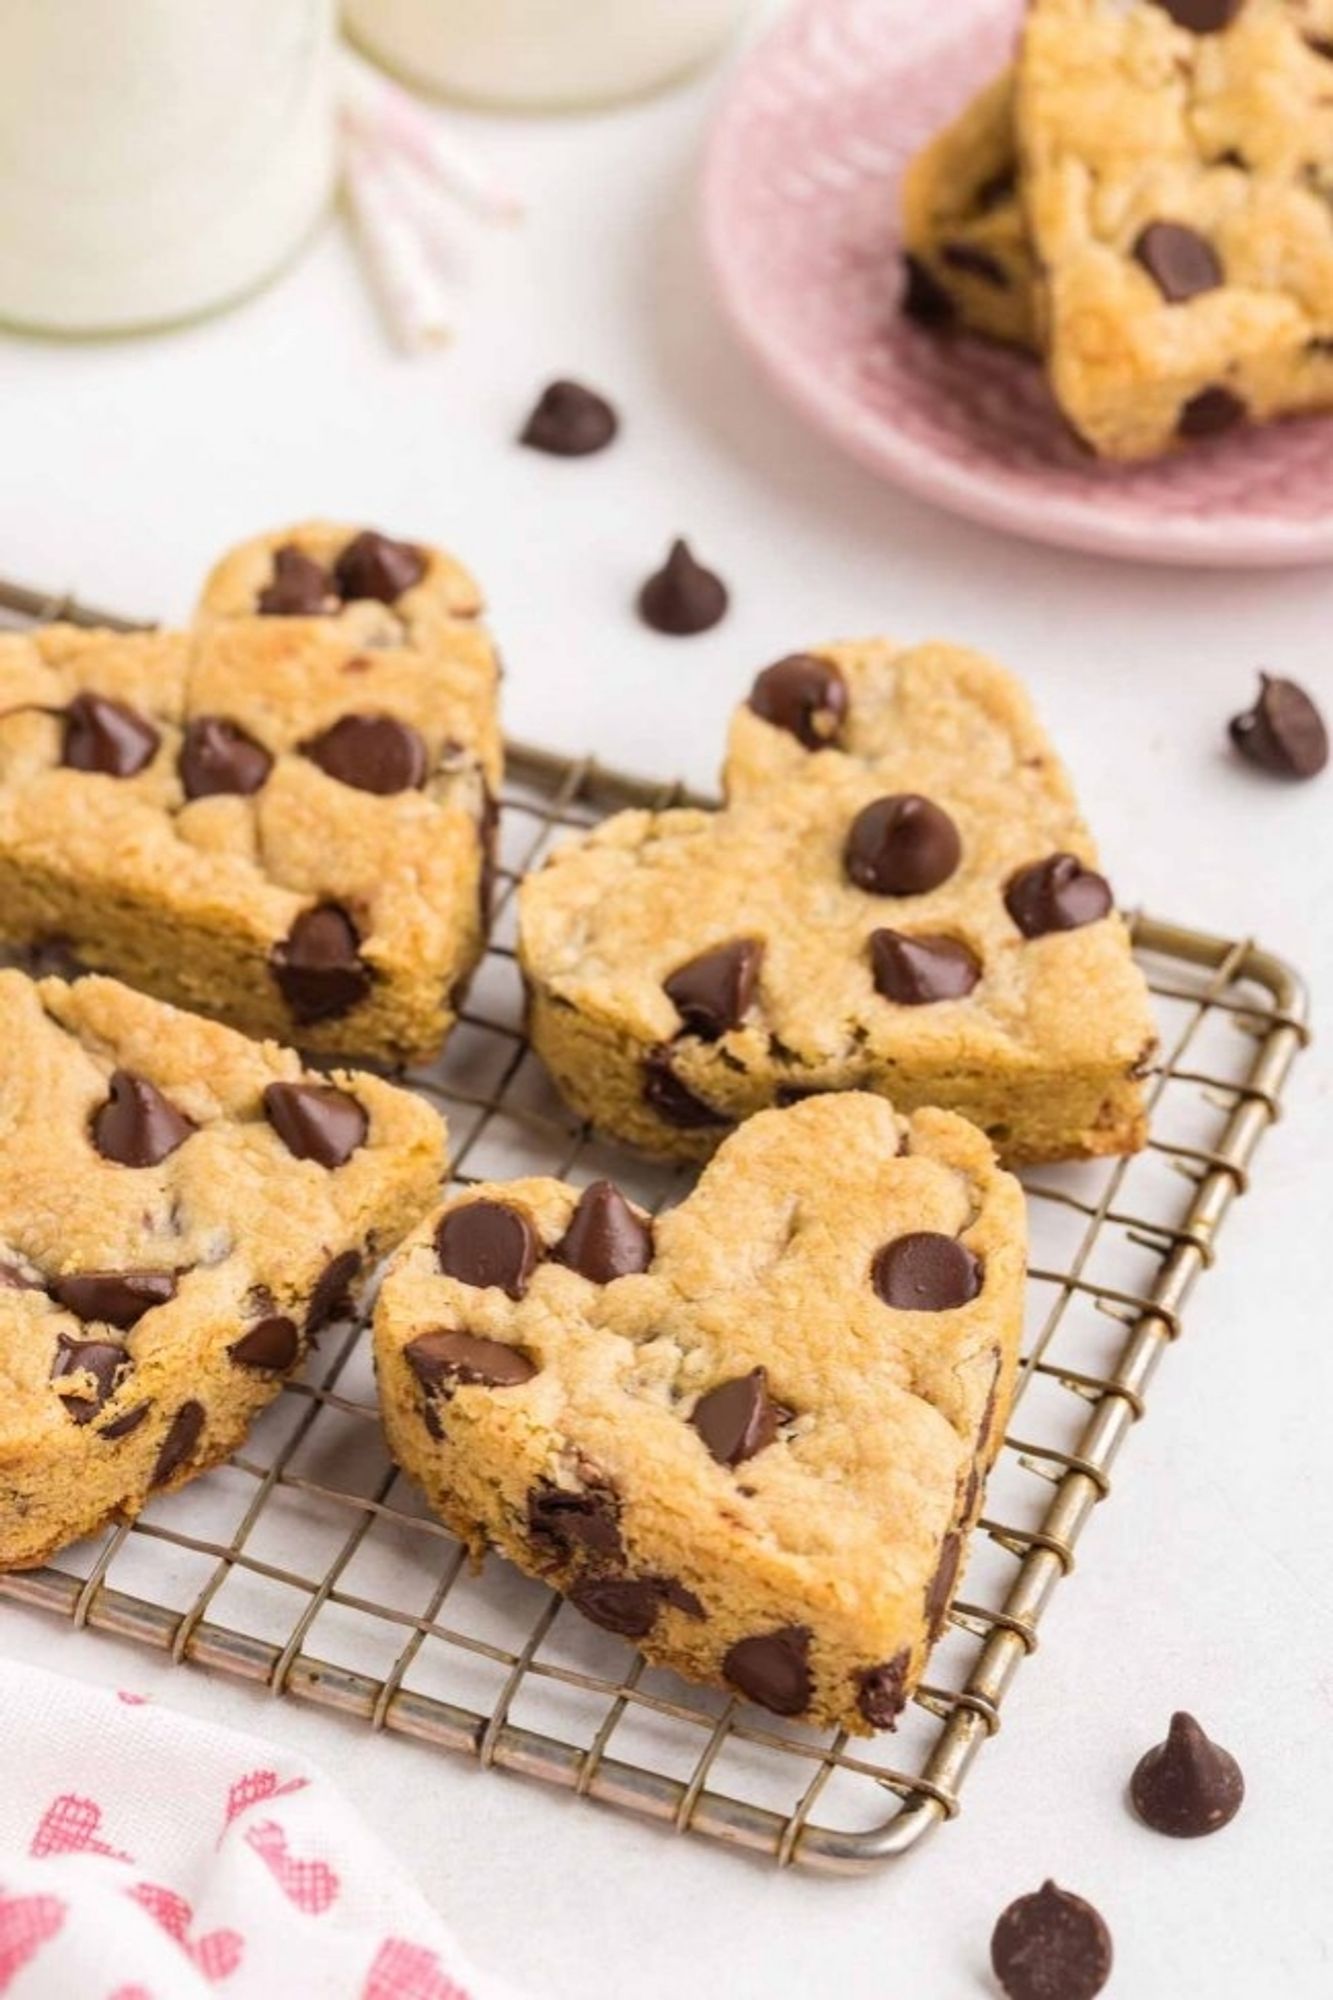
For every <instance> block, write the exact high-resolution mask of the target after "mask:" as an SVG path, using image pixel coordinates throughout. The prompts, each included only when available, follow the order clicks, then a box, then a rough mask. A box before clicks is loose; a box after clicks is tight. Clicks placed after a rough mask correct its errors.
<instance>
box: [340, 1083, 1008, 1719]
mask: <svg viewBox="0 0 1333 2000" xmlns="http://www.w3.org/2000/svg"><path fill="white" fill-rule="evenodd" d="M1024 1242H1025V1239H1024V1208H1023V1198H1022V1193H1021V1190H1020V1189H1019V1187H1018V1185H1017V1183H1016V1182H1015V1181H1013V1180H1012V1179H1011V1178H1010V1177H1009V1176H1008V1175H1007V1174H1005V1173H1003V1172H1001V1171H1000V1170H999V1169H998V1168H997V1166H996V1163H995V1158H994V1154H993V1152H992V1149H991V1148H990V1146H989V1145H988V1144H987V1143H986V1141H985V1140H984V1139H983V1138H982V1136H981V1134H980V1133H978V1132H977V1131H975V1130H974V1129H973V1128H972V1127H971V1126H969V1125H967V1124H966V1123H965V1122H964V1121H962V1120H961V1119H958V1118H955V1117H952V1116H951V1115H949V1114H948V1113H944V1112H935V1111H924V1112H920V1113H918V1114H917V1115H916V1116H915V1117H911V1118H906V1117H901V1116H899V1115H898V1114H897V1113H896V1112H895V1111H894V1110H893V1108H892V1107H891V1106H890V1105H889V1104H887V1103H886V1102H885V1101H884V1100H883V1099H880V1098H874V1097H869V1096H866V1095H863V1094H850V1095H845V1096H838V1097H826V1098H821V1099H819V1100H817V1101H813V1102H811V1103H808V1104H802V1105H798V1106H795V1107H793V1108H792V1109H790V1110H787V1111H771V1112H767V1113H765V1114H763V1115H761V1116H759V1117H757V1118H755V1119H752V1120H751V1121H750V1123H749V1124H748V1125H746V1126H745V1127H744V1129H743V1130H742V1131H740V1132H738V1133H736V1134H735V1135H734V1136H733V1137H732V1138H730V1139H728V1140H727V1142H726V1143H725V1145H724V1146H723V1147H722V1148H721V1150H720V1152H719V1153H718V1155H717V1158H716V1159H715V1160H714V1161H713V1162H712V1164H711V1165H710V1166H709V1167H708V1168H707V1170H706V1171H705V1173H704V1174H703V1176H702V1178H701V1180H700V1182H699V1184H698V1186H697V1188H696V1189H695V1190H694V1192H693V1193H692V1194H690V1195H689V1196H688V1197H687V1198H686V1200H685V1201H684V1202H682V1203H681V1205H680V1206H679V1207H678V1208H675V1209H672V1210H670V1211H668V1212H667V1213H666V1214H664V1215H661V1216H659V1217H658V1218H657V1219H656V1220H655V1221H650V1220H649V1218H647V1217H646V1216H644V1215H643V1214H642V1213H641V1212H640V1211H638V1210H635V1209H633V1208H631V1207H630V1205H629V1204H628V1203H626V1202H625V1201H624V1200H623V1199H622V1198H621V1197H620V1196H619V1195H618V1193H617V1192H616V1191H615V1190H614V1189H612V1188H610V1187H609V1185H608V1184H606V1183H600V1184H598V1185H597V1186H595V1187H593V1188H591V1189H585V1190H583V1191H582V1193H580V1191H579V1190H577V1189H575V1188H572V1187H568V1186H565V1185H563V1184H561V1183H560V1182H556V1181H549V1180H526V1181H516V1182H513V1183H511V1184H506V1185H493V1186H482V1187H477V1188H472V1189H469V1190H468V1191H467V1192H466V1193H465V1194H463V1195H460V1196H459V1197H458V1198H457V1199H456V1200H453V1201H451V1202H449V1203H448V1204H447V1206H446V1207H445V1208H444V1209H443V1210H442V1211H440V1212H439V1213H437V1214H436V1215H435V1216H433V1217H432V1218H431V1219H430V1221H429V1222H426V1223H423V1224H422V1226H421V1227H420V1228H419V1229H417V1230H416V1231H415V1232H414V1234H413V1235H412V1237H411V1238H410V1239H409V1241H408V1242H407V1243H406V1244H404V1246H403V1248H402V1249H401V1250H400V1251H399V1253H398V1254H397V1256H396V1257H395V1259H394V1260H393V1263H392V1264H391V1267H390V1270H389V1273H388V1275H387V1277H386V1279H385V1282H384V1285H383V1288H382V1290H381V1294H380V1299H379V1303H378V1307H377V1310H376V1317H375V1354H376V1367H377V1371H378V1378H379V1383H380V1391H381V1398H382V1405H383V1413H384V1421H385V1427H386V1430H387V1432H388V1436H389V1442H390V1446H391V1448H392V1450H393V1453H394V1455H395V1457H396V1458H397V1460H398V1462H399V1463H400V1464H401V1465H402V1466H403V1467H404V1469H405V1470H406V1471H407V1472H408V1473H410V1474H411V1476H412V1477H413V1478H414V1479H415V1480H416V1481H417V1482H418V1484H419V1485H420V1486H421V1487H422V1488H423V1490H424V1491H425V1493H426V1495H427V1497H428V1499H429V1500H430V1503H431V1505H432V1507H433V1508H434V1509H435V1511H436V1512H437V1513H438V1514H439V1515H440V1516H441V1517H442V1518H443V1519H444V1520H445V1521H446V1522H447V1523H448V1525H449V1526H450V1527H451V1528H452V1529H453V1530H454V1532H455V1533H456V1534H458V1535H460V1536H461V1537H462V1538H463V1539H464V1540H466V1541H467V1542H469V1543H470V1544H471V1546H472V1547H473V1549H474V1551H477V1552H479V1551H480V1550H481V1549H482V1548H483V1547H486V1546H488V1545H489V1546H494V1547H495V1548H497V1549H499V1550H500V1551H501V1553H502V1554H504V1555H506V1556H508V1557H509V1558H510V1559H511V1560H512V1561H514V1562H516V1563H517V1564H518V1565H519V1567H520V1568H522V1569H524V1570H526V1571H528V1573H529V1574H531V1575H534V1576H537V1577H540V1578H542V1579H543V1580H544V1581H547V1582H549V1583H551V1584H553V1585H554V1586H555V1587H556V1588H557V1589H559V1590H561V1591H563V1592H564V1593H565V1594H566V1596H567V1597H568V1598H569V1600H570V1602H571V1604H573V1605H574V1606H575V1607H576V1608H577V1609H578V1610H579V1611H581V1612H582V1613H583V1614H584V1615H585V1616H586V1617H588V1618H590V1619H592V1621H593V1622H594V1623H596V1624H598V1625H601V1626H603V1627H604V1628H606V1629H607V1630H609V1631H612V1632H615V1633H618V1634H620V1635H621V1636H623V1637H625V1638H629V1639H632V1640H634V1641H635V1642H636V1643H637V1644H638V1645H640V1646H641V1647H642V1649H643V1651H644V1653H645V1654H646V1655H647V1657H648V1658H649V1659H651V1660H653V1661H656V1662H658V1663H660V1664H661V1665H664V1666H670V1667H674V1668H675V1669H677V1671H679V1672H680V1673H682V1674H685V1675H687V1676H688V1677H690V1678H692V1679H695V1680H702V1681H706V1682H711V1683H715V1684H718V1685H721V1686H725V1687H729V1688H731V1689H732V1690H733V1691H735V1692H737V1693H740V1694H742V1695H745V1696H748V1697H749V1698H750V1699H752V1700H754V1701H757V1702H759V1703H761V1704H763V1705H765V1706H767V1707H768V1708H770V1709H772V1710H774V1711H775V1712H777V1713H778V1714H782V1715H788V1716H793V1717H800V1718H802V1719H803V1720H806V1721H808V1722H811V1723H816V1724H820V1725H837V1726H841V1727H844V1728H846V1729H849V1730H851V1731H853V1732H855V1733H858V1734H864V1733H866V1732H868V1731H870V1730H872V1729H880V1728H886V1727H890V1726H892V1723H893V1721H894V1719H895V1718H896V1716H897V1714H898V1712H899V1710H900V1709H901V1707H902V1705H903V1703H904V1701H905V1700H906V1699H907V1697H908V1696H909V1695H910V1693H911V1692H912V1690H913V1688H914V1687H915V1686H916V1684H917V1681H918V1680H919V1678H920V1676H921V1673H922V1670H923V1667H924V1664H925V1660H926V1656H927V1654H928V1651H929V1648H930V1646H931V1644H932V1642H933V1640H934V1639H935V1638H936V1637H937V1636H938V1634H939V1632H940V1630H941V1629H942V1627H943V1625H944V1621H945V1618H946V1616H947V1613H948V1608H949V1603H950V1601H951V1598H952V1595H953V1591H954V1588H955V1585H956V1582H957V1578H958V1573H959V1569H960V1565H961V1561H962V1555H963V1549H964V1546H965V1542H964V1538H965V1535H966V1531H967V1529H968V1528H969V1527H970V1525H971V1524H972V1522H973V1521H974V1520H975V1519H976V1516H977V1514H978V1512H979V1511H980V1506H981V1495H982V1487H983V1483H984V1479H985V1474H986V1472H987V1470H988V1468H989V1466H990V1463H991V1461H992V1459H993V1457H994V1454H995V1452H996V1451H997V1450H998V1448H999V1444H1000V1441H1001V1438H1002V1436H1003V1431H1004V1426H1005V1422H1006V1418H1007V1414H1008V1410H1009V1406H1010V1401H1011V1398H1012V1393H1013V1386H1014V1378H1015V1370H1016V1365H1017V1356H1018V1341H1019V1331H1020V1323H1021V1315H1022V1291H1023V1275H1024V1254H1025V1252H1024Z"/></svg>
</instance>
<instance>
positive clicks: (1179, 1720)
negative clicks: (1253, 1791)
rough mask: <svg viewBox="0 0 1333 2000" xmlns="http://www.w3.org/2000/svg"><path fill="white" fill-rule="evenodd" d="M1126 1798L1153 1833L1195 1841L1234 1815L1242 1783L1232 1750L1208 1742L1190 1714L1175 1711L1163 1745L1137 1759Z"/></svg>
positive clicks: (1243, 1780)
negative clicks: (1167, 1834)
mask: <svg viewBox="0 0 1333 2000" xmlns="http://www.w3.org/2000/svg"><path fill="white" fill-rule="evenodd" d="M1129 1795H1130V1798H1131V1799H1132V1800H1133V1802H1134V1810H1135V1812H1136V1813H1137V1814H1138V1816H1139V1818H1140V1819H1141V1820H1142V1821H1143V1823H1144V1825H1145V1826H1150V1827H1151V1828H1152V1829H1153V1831H1154V1833H1169V1834H1171V1835H1172V1836H1173V1837H1174V1838H1175V1839H1177V1840H1193V1839H1195V1838H1196V1837H1197V1836H1198V1835H1200V1834H1204V1833H1217V1832H1219V1831H1220V1829H1221V1828H1222V1827H1224V1826H1226V1825H1227V1824H1228V1822H1229V1821H1230V1820H1233V1819H1234V1818H1235V1817H1236V1814H1237V1813H1238V1812H1239V1811H1240V1808H1241V1802H1242V1800H1243V1799H1244V1797H1245V1779H1244V1777H1243V1776H1242V1774H1241V1768H1240V1765H1239V1764H1238V1763H1237V1762H1236V1760H1235V1758H1234V1757H1233V1756H1232V1755H1231V1753H1230V1751H1228V1750H1223V1749H1222V1747H1221V1745H1220V1744H1217V1743H1213V1742H1210V1740H1209V1738H1208V1737H1207V1736H1205V1735H1204V1733H1203V1730H1202V1729H1201V1728H1200V1727H1199V1725H1198V1723H1197V1722H1196V1721H1195V1720H1194V1717H1193V1716H1192V1715H1186V1714H1184V1713H1183V1712H1178V1713H1177V1714H1175V1715H1173V1716H1172V1718H1171V1728H1170V1730H1169V1732H1168V1734H1167V1739H1166V1741H1165V1743H1159V1744H1158V1745H1157V1747H1156V1749H1154V1750H1149V1751H1147V1752H1146V1754H1145V1755H1144V1756H1143V1757H1141V1758H1140V1759H1139V1762H1138V1764H1137V1765H1136V1766H1135V1770H1134V1776H1133V1777H1132V1778H1131V1780H1130V1785H1129Z"/></svg>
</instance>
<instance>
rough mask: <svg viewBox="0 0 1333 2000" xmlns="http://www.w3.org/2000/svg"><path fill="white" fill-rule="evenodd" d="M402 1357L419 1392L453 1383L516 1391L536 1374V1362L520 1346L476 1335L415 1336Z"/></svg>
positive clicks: (440, 1334)
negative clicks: (418, 1385) (510, 1345)
mask: <svg viewBox="0 0 1333 2000" xmlns="http://www.w3.org/2000/svg"><path fill="white" fill-rule="evenodd" d="M403 1355H404V1358H405V1360H406V1361H407V1365H408V1367H409V1368H410V1369H411V1370H412V1373H413V1374H414V1375H415V1376H416V1378H417V1380H418V1382H420V1384H421V1386H422V1388H423V1389H438V1388H440V1387H442V1386H445V1385H449V1386H452V1385H455V1384H456V1385H457V1386H458V1387H460V1388H463V1389H469V1388H480V1389H517V1388H520V1387H521V1386H522V1385H523V1383H524V1382H530V1381H531V1380H532V1378H533V1376H534V1375H535V1374H537V1373H538V1369H537V1363H536V1362H535V1361H533V1360H530V1359H529V1357H528V1356H527V1355H526V1354H525V1353H524V1352H523V1349H522V1348H521V1347H509V1346H508V1345H506V1343H505V1342H504V1341H503V1340H486V1339H484V1338H483V1337H482V1336H481V1335H480V1334H476V1333H449V1332H443V1331H442V1332H439V1333H422V1334H418V1336H417V1338H416V1339H415V1340H412V1341H409V1342H408V1344H407V1346H406V1347H405V1348H404V1349H403Z"/></svg>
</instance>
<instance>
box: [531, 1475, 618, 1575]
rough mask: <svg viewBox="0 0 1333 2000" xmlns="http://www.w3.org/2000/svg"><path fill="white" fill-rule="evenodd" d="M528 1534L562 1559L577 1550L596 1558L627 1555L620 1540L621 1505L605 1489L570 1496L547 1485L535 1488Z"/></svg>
mask: <svg viewBox="0 0 1333 2000" xmlns="http://www.w3.org/2000/svg"><path fill="white" fill-rule="evenodd" d="M528 1533H529V1534H530V1535H531V1536H532V1538H533V1540H534V1541H536V1542H543V1543H546V1544H547V1545H548V1546H549V1547H550V1548H551V1549H552V1551H553V1552H554V1553H555V1554H557V1555H559V1556H561V1557H564V1556H567V1555H568V1554H569V1553H570V1551H571V1549H573V1548H576V1547H577V1548H582V1549H589V1550H591V1551H592V1553H593V1554H594V1555H603V1556H623V1555H624V1553H625V1549H624V1543H623V1542H622V1541H621V1539H620V1505H619V1502H618V1501H617V1499H616V1496H615V1494H614V1493H613V1492H612V1491H611V1489H610V1488H609V1487H606V1486H594V1487H591V1488H590V1489H589V1490H588V1491H586V1492H583V1493H568V1492H565V1491H564V1489H563V1488H561V1487H559V1486H551V1485H548V1484H546V1483H543V1484H542V1485H540V1486H534V1487H533V1489H532V1491H531V1492H530V1493H529V1494H528Z"/></svg>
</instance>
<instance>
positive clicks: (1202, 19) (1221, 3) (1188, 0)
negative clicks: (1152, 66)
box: [1156, 0, 1245, 35]
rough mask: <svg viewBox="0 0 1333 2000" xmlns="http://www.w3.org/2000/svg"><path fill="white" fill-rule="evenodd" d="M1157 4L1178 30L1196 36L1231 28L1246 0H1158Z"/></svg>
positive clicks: (1212, 33) (1213, 33)
mask: <svg viewBox="0 0 1333 2000" xmlns="http://www.w3.org/2000/svg"><path fill="white" fill-rule="evenodd" d="M1156 4H1157V6H1159V7H1160V8H1161V9H1162V10H1163V12H1164V13H1167V14H1169V15H1170V16H1171V19H1172V20H1173V21H1174V22H1175V24H1176V26H1177V27H1178V28H1188V29H1189V31H1190V33H1191V34H1194V35H1215V34H1216V33H1217V32H1218V30H1219V29H1220V28H1228V27H1230V25H1231V23H1232V22H1233V21H1234V20H1235V18H1236V16H1237V14H1239V12H1240V10H1241V8H1242V7H1243V6H1244V4H1245V0H1156Z"/></svg>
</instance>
